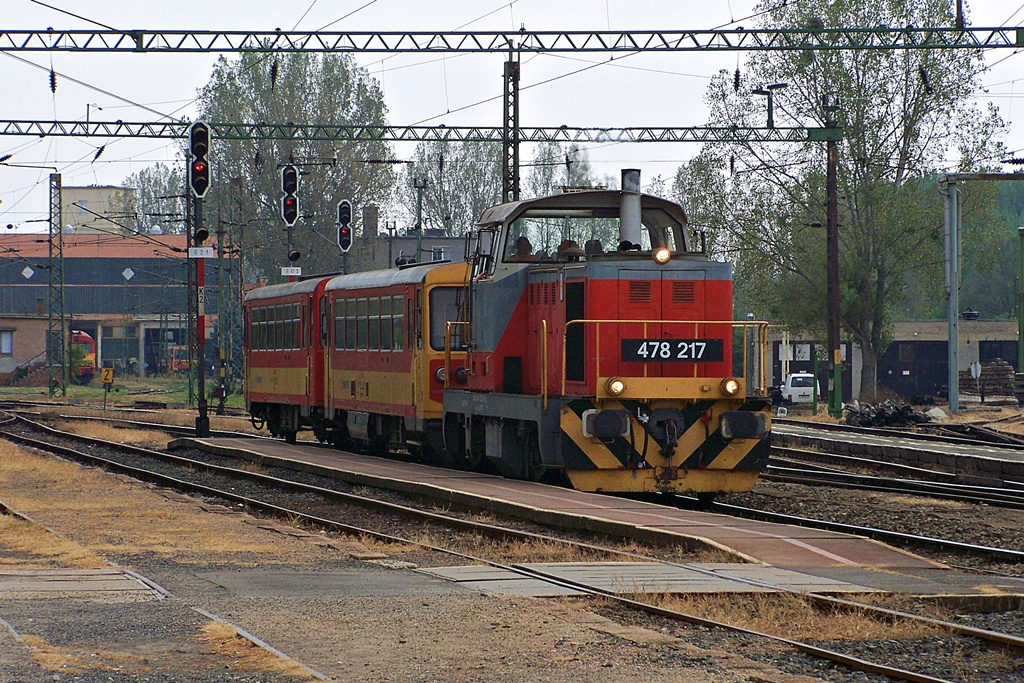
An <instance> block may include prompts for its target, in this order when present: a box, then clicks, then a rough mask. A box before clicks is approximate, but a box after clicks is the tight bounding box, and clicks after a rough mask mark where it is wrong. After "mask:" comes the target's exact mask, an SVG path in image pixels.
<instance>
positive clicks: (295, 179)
mask: <svg viewBox="0 0 1024 683" xmlns="http://www.w3.org/2000/svg"><path fill="white" fill-rule="evenodd" d="M298 190H299V172H298V171H297V170H296V169H295V167H294V166H292V165H291V164H288V165H287V166H285V167H283V168H282V169H281V192H284V193H285V194H295V193H296V192H297V191H298Z"/></svg>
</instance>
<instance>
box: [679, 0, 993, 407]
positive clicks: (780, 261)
mask: <svg viewBox="0 0 1024 683" xmlns="http://www.w3.org/2000/svg"><path fill="white" fill-rule="evenodd" d="M758 10H759V11H763V12H764V14H763V15H762V17H761V21H762V23H763V24H764V25H765V26H771V27H775V28H778V27H786V26H791V27H802V28H810V29H812V30H813V29H814V28H819V27H820V28H833V27H834V28H843V27H847V28H848V27H862V26H896V25H899V26H902V25H911V26H942V25H950V24H951V23H952V21H953V14H952V9H951V6H950V2H949V0H922V1H921V2H917V3H912V4H906V3H871V2H867V0H836V1H827V0H808V2H803V3H787V4H785V5H776V3H772V2H763V3H762V4H761V5H760V6H759V8H758ZM980 66H981V65H980V55H979V54H977V53H972V52H969V51H963V50H960V51H952V50H947V51H939V50H930V51H919V50H914V51H911V50H891V51H889V50H863V51H854V50H850V51H842V52H840V51H802V52H796V51H765V52H756V53H753V54H752V56H751V57H750V58H749V59H748V60H747V63H746V64H745V65H744V67H743V72H742V73H743V75H742V77H741V78H739V79H738V81H737V80H736V79H735V76H734V75H733V74H730V73H726V72H722V73H719V74H718V76H717V77H715V78H714V79H713V81H712V83H711V85H710V87H709V89H708V92H707V94H706V100H707V102H708V104H709V106H710V110H711V119H712V123H713V124H715V125H730V124H735V125H741V126H755V125H764V120H765V113H764V107H765V100H764V99H763V98H762V97H759V96H757V95H754V94H752V92H751V91H752V90H754V89H755V88H758V87H761V86H764V85H768V84H777V83H786V84H788V87H786V88H778V89H775V90H774V97H773V99H774V105H775V112H774V114H775V120H776V121H778V122H780V124H785V125H788V124H789V123H790V122H793V121H795V122H796V123H797V125H801V124H802V125H807V126H824V125H826V124H827V122H828V121H830V120H831V119H833V117H835V120H836V121H837V123H838V124H839V126H841V127H842V128H843V131H844V134H843V140H842V142H841V143H840V144H839V196H840V207H839V211H840V216H839V224H840V251H841V256H840V273H841V277H842V283H841V293H842V316H841V317H842V323H843V329H844V332H845V334H846V335H848V336H849V337H850V338H852V339H853V340H854V341H855V342H856V343H857V344H858V345H859V346H860V348H861V350H862V353H863V359H864V364H863V366H862V374H861V386H862V389H863V390H864V391H865V392H866V393H867V395H871V393H872V391H873V389H874V387H875V374H876V364H877V359H878V356H879V355H880V354H881V353H882V352H883V351H884V350H885V348H886V346H887V344H888V343H889V341H890V339H891V319H892V316H893V313H894V311H895V310H896V308H897V307H898V306H899V305H900V304H901V302H902V301H903V296H904V291H905V289H904V288H905V284H906V283H907V282H908V281H911V280H915V279H916V280H920V281H923V282H924V283H925V287H926V289H927V290H928V291H934V292H936V294H938V295H940V296H941V291H942V289H941V278H942V204H941V199H940V197H939V196H938V193H937V192H936V191H935V183H934V177H933V173H934V171H935V170H936V169H938V168H941V167H942V166H943V165H944V160H945V159H946V157H947V154H950V153H956V154H959V157H960V160H961V162H960V165H961V169H963V170H966V169H968V168H978V167H980V166H981V165H983V164H984V163H989V162H991V161H992V160H995V159H998V158H999V156H1000V152H1001V147H1000V145H999V144H998V143H996V141H995V138H996V136H997V135H998V133H999V132H1000V129H1001V127H1002V122H1001V120H1000V119H999V116H998V112H997V111H995V110H994V109H989V110H988V111H980V110H978V109H977V108H976V107H975V106H974V105H973V104H972V102H971V100H970V96H971V94H972V93H973V92H974V89H975V88H976V87H977V85H978V74H979V70H980ZM836 102H838V105H839V107H838V110H836V111H835V112H833V111H831V110H830V109H828V108H826V104H834V103H836ZM824 156H825V145H824V144H823V143H807V144H792V143H790V144H785V145H768V144H749V145H717V146H711V147H710V148H707V149H705V150H703V151H702V153H701V154H700V155H698V157H697V158H696V159H694V160H693V161H692V162H690V163H689V164H687V165H686V166H684V167H683V168H682V169H680V172H679V174H677V178H676V185H675V186H676V187H677V188H678V191H679V192H681V193H682V194H683V197H682V198H683V200H684V204H686V205H687V206H688V208H690V207H691V206H692V208H690V210H691V214H693V215H694V216H695V218H697V220H698V221H699V222H702V223H705V224H708V225H711V226H714V227H715V228H716V229H717V231H718V233H719V234H717V235H716V236H715V239H714V240H713V244H714V246H715V249H716V250H718V251H719V252H721V253H728V254H730V255H731V257H732V258H734V259H735V261H736V287H737V294H738V297H739V298H740V299H741V302H742V304H743V305H746V306H747V307H749V308H750V309H751V310H753V311H755V312H756V314H757V315H759V316H766V317H769V318H770V319H775V320H778V321H781V322H782V323H784V324H786V325H787V326H789V327H790V328H792V329H798V330H803V331H808V332H810V333H812V334H815V335H817V336H819V338H823V337H824V336H825V334H824V332H825V329H824V328H825V321H826V315H825V311H826V307H827V303H826V286H825V283H826V278H825V233H824V228H823V227H822V226H823V225H824V224H825V222H826V216H825V191H824V190H825V182H824V168H825V158H824ZM986 191H990V190H986V189H985V188H984V187H980V186H979V189H978V190H977V191H976V192H977V194H975V192H974V191H972V193H971V194H972V196H974V198H975V199H974V201H976V203H977V204H978V205H979V206H983V205H984V204H985V202H984V201H980V200H979V199H978V198H979V197H981V196H982V195H983V194H984V193H985V192H986ZM970 212H971V206H965V223H967V224H970V225H975V226H979V227H980V226H983V225H987V224H988V223H989V222H988V221H987V220H985V218H984V217H982V216H978V215H975V216H974V217H973V218H972V217H971V216H970V215H969V214H970ZM972 237H973V235H972Z"/></svg>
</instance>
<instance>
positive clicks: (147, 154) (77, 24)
mask: <svg viewBox="0 0 1024 683" xmlns="http://www.w3.org/2000/svg"><path fill="white" fill-rule="evenodd" d="M1022 1H1024V0H1022ZM43 3H45V5H49V6H50V7H47V6H45V5H44V4H43ZM754 4H755V3H754V2H753V1H750V0H727V1H726V2H707V0H704V1H702V2H694V1H692V0H684V1H680V0H515V1H514V2H508V0H505V2H502V1H501V0H492V1H491V2H488V1H487V0H433V1H432V2H425V1H414V0H298V1H297V2H293V3H281V2H271V1H269V0H174V1H173V2H171V1H170V0H147V1H146V2H139V1H138V0H88V1H87V2H86V1H84V0H41V2H33V1H32V0H3V5H4V12H3V25H4V27H5V28H8V29H37V30H38V29H44V28H46V27H54V28H58V29H73V28H76V29H98V28H100V27H101V26H100V25H105V26H108V27H113V28H116V29H146V30H150V31H153V30H159V29H194V30H209V29H218V30H235V31H241V30H273V29H275V28H281V29H284V30H291V29H298V30H318V29H321V28H324V27H329V28H327V29H326V30H352V31H401V30H407V31H424V30H509V29H519V28H520V26H525V27H526V28H527V29H529V30H605V29H613V30H624V29H632V30H654V29H672V30H681V29H709V28H719V27H722V28H735V27H736V26H737V25H746V26H752V25H754V23H753V22H752V21H751V20H750V19H749V18H748V15H750V14H751V11H752V8H753V6H754ZM1018 4H1019V3H1018V0H1011V2H1009V3H1007V2H1006V1H1005V0H974V1H973V2H970V3H969V5H970V23H971V24H972V25H973V26H978V27H992V26H1002V25H1009V26H1021V25H1024V4H1021V5H1020V6H1019V7H1018ZM54 8H59V9H54ZM282 8H286V10H285V11H282ZM60 10H63V11H60ZM1015 10H1016V13H1015ZM68 13H73V14H77V15H79V16H81V17H82V19H79V18H75V17H73V16H70V15H69V14H68ZM745 54H746V53H717V54H714V55H701V54H696V53H676V54H662V55H654V54H638V55H632V56H628V57H626V56H623V57H624V58H620V59H616V60H614V61H612V62H611V63H605V64H602V65H600V66H597V67H594V68H589V69H586V70H584V71H580V69H582V68H583V67H586V66H588V64H587V63H586V62H588V61H589V62H602V61H603V62H607V61H608V60H607V58H606V57H602V55H599V54H596V53H593V54H590V53H588V54H575V55H574V54H564V55H524V56H523V57H522V80H521V87H522V94H521V118H520V123H521V125H522V126H524V127H532V126H558V125H562V124H566V125H570V126H604V127H617V126H623V127H624V126H637V125H651V126H698V125H702V124H704V123H705V122H706V116H707V114H706V109H705V107H704V105H703V101H702V100H703V94H704V90H705V88H706V86H707V83H708V81H709V79H710V77H711V76H712V75H713V74H715V73H716V72H717V71H718V70H719V69H723V68H724V69H728V70H729V71H732V70H734V69H735V68H736V66H737V60H740V61H742V60H743V59H744V57H745ZM229 57H230V58H234V56H233V55H229ZM216 58H217V55H215V54H209V53H208V54H185V53H174V54H165V55H158V54H148V53H147V54H116V55H112V54H100V53H91V54H90V53H81V52H79V53H55V52H48V53H26V52H19V53H0V85H2V88H0V92H2V93H3V100H4V101H3V104H2V105H0V111H2V112H3V113H2V115H0V119H4V120H53V119H57V120H84V119H85V117H86V113H87V110H88V112H89V117H90V118H91V119H93V120H117V119H121V120H124V121H139V122H143V121H155V120H158V119H159V117H158V116H157V114H155V113H154V111H153V110H155V111H156V112H160V113H161V114H165V115H167V116H169V117H173V118H180V117H186V118H190V119H191V118H194V117H195V107H194V102H193V100H194V98H195V96H196V93H197V91H198V90H199V89H200V88H201V87H202V86H203V85H204V84H205V83H206V82H207V80H208V79H209V76H210V73H211V69H212V65H213V62H214V61H215V59H216ZM357 59H358V61H359V63H360V64H362V65H363V66H365V67H366V68H367V69H368V70H369V71H370V73H371V74H372V75H374V76H375V77H376V78H378V79H379V80H380V81H381V83H382V84H383V89H384V93H385V101H386V104H387V107H388V112H389V113H388V117H389V121H390V122H391V123H392V124H395V125H412V124H416V123H428V124H432V125H438V124H442V123H443V124H448V125H482V126H500V125H501V117H502V113H501V97H500V96H501V93H502V76H501V74H502V62H503V61H504V59H505V57H504V56H501V55H486V54H469V55H448V56H446V57H442V56H439V55H427V54H406V55H392V56H386V55H379V54H363V55H358V56H357ZM26 62H31V64H29V63H26ZM997 62H999V63H998V64H997ZM986 63H987V64H989V65H993V68H992V69H991V70H990V71H988V72H987V73H986V74H985V75H984V78H983V83H984V87H985V91H987V92H985V91H982V92H979V93H978V94H977V96H978V98H979V102H986V101H988V100H990V99H991V100H992V101H994V102H995V103H996V104H997V105H998V106H999V108H1000V110H1001V112H1002V114H1003V117H1004V119H1005V120H1007V121H1008V122H1010V135H1009V137H1008V138H1007V143H1008V145H1009V146H1010V149H1012V150H1015V151H1016V154H1017V156H1024V121H1022V123H1021V124H1020V125H1018V124H1017V123H1016V121H1015V118H1024V117H1022V116H1021V115H1022V114H1024V111H1022V107H1024V102H1018V101H1017V100H1019V99H1022V98H1024V55H1015V53H1014V52H1013V51H1011V50H1007V49H1001V50H994V51H989V52H988V54H987V56H986ZM33 65H35V66H33ZM51 65H52V67H53V69H54V70H56V71H57V72H58V73H59V74H62V76H59V77H58V88H57V92H56V94H53V93H51V92H50V84H49V75H48V72H49V69H50V67H51ZM577 71H579V73H572V72H577ZM559 76H564V77H562V78H558V79H557V80H554V81H551V82H549V83H543V84H541V82H543V81H549V80H550V79H554V78H556V77H559ZM71 79H76V80H78V81H80V82H81V83H82V84H77V83H74V82H72V80H71ZM83 84H84V85H83ZM533 84H539V85H537V86H536V87H530V86H531V85H533ZM1017 88H1020V89H1019V90H1018V89H1017ZM118 98H123V99H118ZM125 100H126V101H128V102H131V103H134V104H141V105H145V107H147V108H148V110H147V109H143V108H140V107H138V106H133V104H128V103H127V102H126V101H125ZM488 100H489V101H488ZM481 102H482V103H481ZM478 103H480V104H478ZM776 124H777V125H780V126H783V125H796V122H791V121H785V120H777V121H776ZM102 144H106V148H105V150H104V152H103V154H102V156H101V157H100V159H99V160H98V161H96V162H95V163H91V160H92V158H93V156H94V155H95V153H96V150H97V148H98V147H99V146H100V145H102ZM698 149H699V148H698V146H697V145H696V144H693V143H674V144H660V145H651V144H645V145H641V144H633V145H624V144H618V145H600V144H595V145H591V146H590V147H589V154H590V158H591V160H592V162H594V166H595V167H596V170H597V171H598V172H600V173H602V174H608V175H612V176H615V177H617V176H618V169H620V168H625V167H637V168H640V169H641V170H642V172H643V179H644V182H645V183H646V182H647V181H650V180H651V179H652V178H653V177H655V176H658V175H661V176H663V177H671V176H672V175H673V174H674V172H675V169H676V168H677V167H678V166H679V164H681V163H683V162H684V161H686V160H687V159H689V158H690V157H692V156H693V155H694V154H696V153H697V151H698ZM395 152H396V155H397V156H399V157H408V156H409V155H410V154H411V152H412V146H411V145H407V146H396V147H395ZM9 153H13V154H14V157H12V158H11V160H10V162H9V163H11V164H14V163H17V164H26V165H39V166H49V167H54V168H56V169H58V170H59V171H60V173H61V174H62V181H63V184H64V185H90V184H113V185H116V184H119V183H120V182H121V181H122V180H123V179H124V178H125V177H126V176H127V175H129V174H130V173H133V172H135V171H138V170H140V169H142V168H144V167H146V166H149V165H151V164H153V163H156V162H158V161H162V162H164V163H173V162H174V161H175V157H174V147H173V145H172V144H171V143H170V142H169V141H164V140H152V139H150V140H145V139H135V140H133V139H103V140H95V139H92V140H88V139H72V138H47V139H43V140H38V139H31V138H20V137H8V138H5V139H3V140H0V155H2V154H9ZM531 153H532V150H531V149H530V148H529V147H528V146H527V147H524V149H523V157H524V159H528V158H529V156H530V154H531ZM51 172H52V169H51V168H39V169H26V168H14V167H10V166H0V200H2V202H3V203H2V204H0V225H4V226H6V225H7V224H14V225H15V226H16V229H18V230H31V231H37V230H44V229H45V228H46V225H45V223H42V222H38V221H40V220H45V218H46V216H47V213H48V197H47V190H46V187H47V182H48V176H49V174H50V173H51Z"/></svg>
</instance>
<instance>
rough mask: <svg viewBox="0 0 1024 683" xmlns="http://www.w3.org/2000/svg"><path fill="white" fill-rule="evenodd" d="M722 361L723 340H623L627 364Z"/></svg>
mask: <svg viewBox="0 0 1024 683" xmlns="http://www.w3.org/2000/svg"><path fill="white" fill-rule="evenodd" d="M722 359H723V351H722V340H721V339H623V340H622V360H623V361H624V362H627V363H654V362H657V363H669V362H672V361H679V362H686V363H718V362H721V361H722Z"/></svg>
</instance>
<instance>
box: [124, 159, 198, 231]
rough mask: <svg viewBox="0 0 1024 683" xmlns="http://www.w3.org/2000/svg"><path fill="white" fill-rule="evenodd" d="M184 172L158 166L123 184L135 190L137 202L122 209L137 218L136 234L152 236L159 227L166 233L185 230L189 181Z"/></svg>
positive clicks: (138, 174) (147, 168)
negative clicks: (186, 194)
mask: <svg viewBox="0 0 1024 683" xmlns="http://www.w3.org/2000/svg"><path fill="white" fill-rule="evenodd" d="M182 176H183V174H182V171H181V169H180V168H171V167H169V166H167V165H166V164H162V163H156V164H154V165H152V166H148V167H146V168H144V169H142V170H141V171H139V172H138V173H132V174H131V175H130V176H128V177H127V178H125V179H124V182H123V183H122V184H123V185H124V186H125V187H131V188H134V190H135V196H134V201H133V202H131V201H129V202H126V205H125V206H122V207H118V209H119V210H122V211H123V212H124V213H130V214H134V215H135V221H134V227H135V231H136V232H144V233H149V232H152V231H153V230H154V228H156V227H158V226H159V227H160V229H161V230H162V231H163V232H165V233H181V232H184V230H185V223H184V219H185V199H184V193H185V181H184V178H183V177H182Z"/></svg>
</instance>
